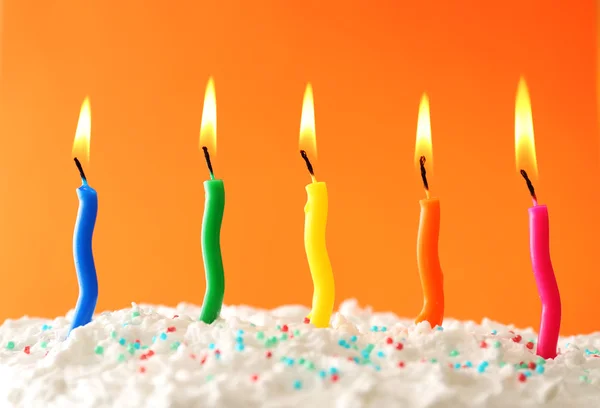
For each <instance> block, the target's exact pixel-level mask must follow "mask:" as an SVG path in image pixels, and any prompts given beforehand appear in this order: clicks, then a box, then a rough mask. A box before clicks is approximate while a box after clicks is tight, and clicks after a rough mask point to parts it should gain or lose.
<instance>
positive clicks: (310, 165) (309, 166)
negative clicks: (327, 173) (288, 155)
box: [300, 150, 317, 183]
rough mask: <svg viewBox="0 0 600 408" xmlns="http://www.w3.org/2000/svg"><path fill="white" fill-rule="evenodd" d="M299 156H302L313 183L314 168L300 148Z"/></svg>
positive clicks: (314, 180)
mask: <svg viewBox="0 0 600 408" xmlns="http://www.w3.org/2000/svg"><path fill="white" fill-rule="evenodd" d="M300 156H302V158H303V159H304V161H305V162H306V168H307V169H308V172H309V173H310V176H311V177H312V181H313V183H314V182H316V181H317V179H316V178H315V170H314V169H313V166H312V163H311V162H310V160H309V158H308V155H307V154H306V151H305V150H300Z"/></svg>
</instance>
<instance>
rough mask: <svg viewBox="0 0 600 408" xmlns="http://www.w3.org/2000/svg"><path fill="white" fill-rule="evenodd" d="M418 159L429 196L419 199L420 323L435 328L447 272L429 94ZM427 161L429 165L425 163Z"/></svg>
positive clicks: (424, 102) (422, 112)
mask: <svg viewBox="0 0 600 408" xmlns="http://www.w3.org/2000/svg"><path fill="white" fill-rule="evenodd" d="M415 162H416V163H417V166H418V168H419V169H420V171H421V178H422V180H423V186H424V187H425V195H426V198H425V199H423V200H421V201H419V204H420V205H421V218H420V220H419V233H418V235H417V265H418V267H419V274H420V276H421V286H422V288H423V309H422V310H421V313H419V316H418V317H417V319H416V323H420V322H422V321H428V322H429V324H430V325H431V327H434V326H441V325H442V321H443V320H444V274H443V273H442V268H441V266H440V259H439V256H438V238H439V233H440V200H438V199H437V198H430V196H429V183H428V181H427V168H429V171H430V172H431V169H432V168H433V165H432V164H433V149H432V146H431V123H430V118H429V99H428V98H427V95H426V94H423V97H422V98H421V104H420V105H419V119H418V121H417V142H416V145H415ZM425 163H427V168H426V166H425Z"/></svg>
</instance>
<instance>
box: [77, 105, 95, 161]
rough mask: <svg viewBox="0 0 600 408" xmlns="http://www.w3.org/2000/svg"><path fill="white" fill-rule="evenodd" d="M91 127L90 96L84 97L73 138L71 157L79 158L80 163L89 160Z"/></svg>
mask: <svg viewBox="0 0 600 408" xmlns="http://www.w3.org/2000/svg"><path fill="white" fill-rule="evenodd" d="M91 129H92V109H91V107H90V98H89V97H87V96H86V97H85V99H84V100H83V103H82V104H81V110H80V111H79V121H78V122H77V130H76V131H75V139H74V140H73V151H72V152H73V157H76V158H77V159H79V161H80V162H82V164H87V163H89V162H90V134H91Z"/></svg>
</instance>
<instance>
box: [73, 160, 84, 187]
mask: <svg viewBox="0 0 600 408" xmlns="http://www.w3.org/2000/svg"><path fill="white" fill-rule="evenodd" d="M74 160H75V165H76V166H77V170H79V175H80V176H81V181H83V183H84V184H87V178H86V177H85V173H84V171H83V166H82V165H81V163H80V162H79V159H78V158H77V157H75V158H74Z"/></svg>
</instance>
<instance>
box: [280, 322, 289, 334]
mask: <svg viewBox="0 0 600 408" xmlns="http://www.w3.org/2000/svg"><path fill="white" fill-rule="evenodd" d="M289 329H290V328H289V327H288V326H287V324H284V325H283V326H281V331H282V332H284V333H287V331H288V330H289Z"/></svg>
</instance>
